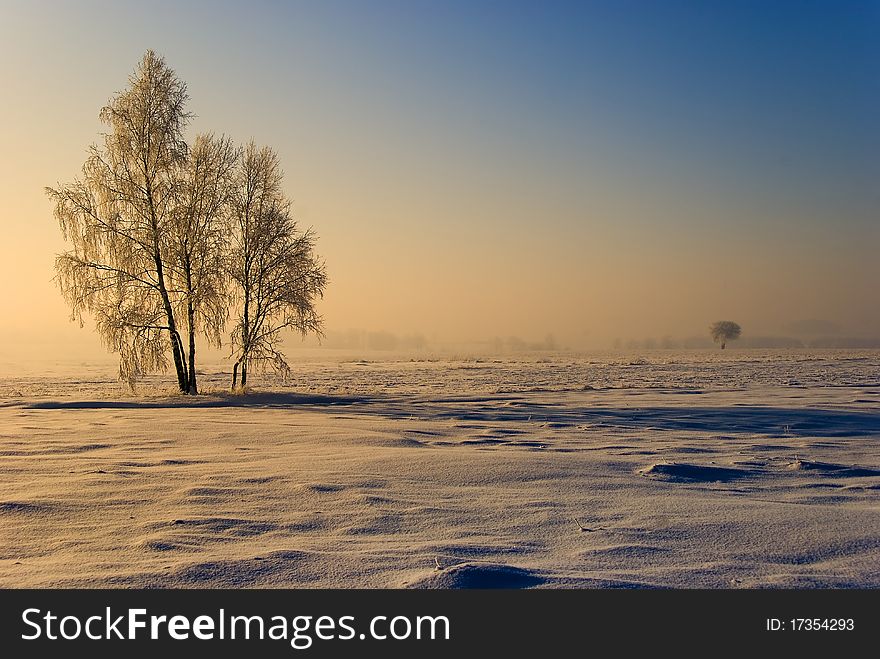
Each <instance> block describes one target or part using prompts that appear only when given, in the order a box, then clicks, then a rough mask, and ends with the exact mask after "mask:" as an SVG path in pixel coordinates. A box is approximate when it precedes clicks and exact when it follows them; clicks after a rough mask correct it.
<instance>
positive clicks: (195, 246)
mask: <svg viewBox="0 0 880 659" xmlns="http://www.w3.org/2000/svg"><path fill="white" fill-rule="evenodd" d="M237 157H238V153H237V150H236V149H235V148H234V147H233V145H232V142H231V140H229V139H228V138H226V137H220V138H214V137H213V136H212V135H198V136H197V137H196V138H195V141H194V142H193V146H192V149H191V150H190V152H189V157H188V158H187V161H186V165H185V168H184V171H183V172H182V174H181V185H180V186H179V189H178V199H177V204H176V206H175V212H174V215H173V221H172V222H171V223H170V224H169V227H168V233H167V236H165V240H166V242H167V244H168V249H167V253H168V255H169V267H168V272H169V273H170V276H169V278H170V279H171V280H172V281H173V282H174V285H175V288H176V289H178V290H180V291H181V295H180V296H179V298H178V304H177V311H178V315H179V317H183V318H185V319H186V329H187V333H188V338H189V363H188V380H187V391H188V392H189V393H191V394H196V393H198V383H197V381H196V334H198V333H202V334H203V335H204V336H205V338H206V339H207V340H208V341H209V342H210V343H211V344H213V345H215V346H216V347H218V348H219V347H220V345H221V343H222V341H221V332H222V330H223V328H224V325H225V322H226V318H227V316H228V311H227V309H228V300H227V295H226V276H225V267H224V263H223V256H224V252H225V246H226V241H227V238H228V235H227V234H228V229H227V225H226V222H225V220H226V218H225V213H226V209H227V204H228V201H229V195H230V193H231V191H232V188H231V182H232V174H233V171H234V167H235V164H236V160H237Z"/></svg>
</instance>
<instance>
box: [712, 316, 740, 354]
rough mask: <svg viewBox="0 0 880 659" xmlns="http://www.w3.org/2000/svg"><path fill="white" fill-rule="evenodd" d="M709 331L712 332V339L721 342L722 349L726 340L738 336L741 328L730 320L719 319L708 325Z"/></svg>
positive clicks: (731, 339)
mask: <svg viewBox="0 0 880 659" xmlns="http://www.w3.org/2000/svg"><path fill="white" fill-rule="evenodd" d="M709 332H710V333H711V334H712V340H713V341H714V342H715V343H721V349H722V350H724V348H725V347H726V345H727V342H728V341H733V340H734V339H738V338H739V335H740V334H741V333H742V328H741V327H740V326H739V325H737V324H736V323H734V322H733V321H731V320H719V321H717V322H714V323H712V324H711V325H710V326H709Z"/></svg>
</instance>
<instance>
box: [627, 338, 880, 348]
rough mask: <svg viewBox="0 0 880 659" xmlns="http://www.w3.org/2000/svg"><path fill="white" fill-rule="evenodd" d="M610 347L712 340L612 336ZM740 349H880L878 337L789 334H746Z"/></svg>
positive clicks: (708, 343) (693, 344)
mask: <svg viewBox="0 0 880 659" xmlns="http://www.w3.org/2000/svg"><path fill="white" fill-rule="evenodd" d="M612 347H613V348H615V349H617V350H681V349H684V350H690V349H699V348H712V347H714V345H713V343H712V340H711V339H709V338H706V337H702V336H691V337H687V338H684V339H675V338H671V337H663V338H660V339H654V338H647V339H641V340H635V339H615V340H614V342H613V344H612ZM737 347H740V348H880V337H876V338H863V337H847V336H825V337H817V338H812V339H799V338H796V337H792V336H749V337H743V338H741V339H740V340H739V341H737Z"/></svg>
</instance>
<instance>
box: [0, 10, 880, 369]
mask: <svg viewBox="0 0 880 659" xmlns="http://www.w3.org/2000/svg"><path fill="white" fill-rule="evenodd" d="M0 12H2V13H0V83H2V86H0V89H2V94H3V96H2V98H3V102H2V104H0V153H2V159H0V222H2V231H3V233H2V242H0V281H3V296H4V298H5V300H4V301H5V305H4V309H5V313H4V314H3V317H2V319H0V345H2V346H3V347H2V350H0V355H6V356H7V357H8V356H10V355H12V356H15V355H20V354H23V353H24V352H27V351H31V350H40V351H43V352H44V353H45V354H46V355H47V356H51V355H56V354H57V355H70V354H80V353H81V354H86V353H88V352H89V351H93V350H96V349H97V348H96V346H98V342H97V339H96V338H94V337H93V336H92V335H91V333H90V332H89V331H87V330H81V329H80V328H79V327H78V326H77V325H76V324H73V323H70V322H69V321H68V313H67V311H66V307H65V306H64V303H63V301H62V299H61V297H60V294H59V293H58V291H57V289H56V288H55V287H54V284H53V283H52V281H51V278H52V275H53V272H52V263H53V258H54V254H55V253H56V252H58V251H60V250H62V249H63V247H64V245H63V243H62V241H61V238H60V234H59V231H58V228H57V224H56V222H55V220H54V218H53V217H52V208H51V204H50V203H49V201H48V200H47V198H46V197H45V195H44V193H43V187H44V186H46V185H54V184H55V183H56V182H58V181H69V180H71V179H72V178H74V177H75V176H76V175H77V174H78V173H79V168H80V166H81V165H82V162H83V160H84V159H85V149H86V147H87V145H88V144H89V143H90V142H92V141H95V140H96V139H97V135H98V132H99V130H100V129H101V127H100V124H99V122H98V119H97V114H98V111H99V109H100V107H101V106H102V105H103V104H104V103H105V102H106V101H107V99H108V98H109V97H110V96H111V95H112V94H113V93H114V92H116V91H119V90H121V89H122V88H123V87H124V86H125V84H126V78H127V76H128V75H129V73H130V72H131V71H132V70H133V68H134V66H135V65H136V64H137V62H138V60H139V59H140V57H141V56H142V54H143V52H144V50H146V49H147V48H153V49H154V50H156V51H158V52H159V53H160V54H162V55H163V56H164V57H165V58H166V60H167V61H168V63H169V65H170V66H171V67H172V68H174V69H175V70H176V71H177V73H178V74H179V76H180V77H181V78H182V79H184V80H185V81H186V82H187V83H188V85H189V91H190V94H191V102H190V109H191V110H192V111H194V112H195V113H196V114H197V115H198V117H197V119H196V120H195V122H194V123H193V127H192V129H193V132H195V131H200V130H211V131H215V132H225V133H227V134H229V135H230V136H232V137H233V138H234V139H237V140H241V141H244V140H247V139H248V138H251V137H253V138H254V139H256V140H257V142H259V143H267V144H270V145H272V146H274V147H275V148H276V149H277V151H278V152H279V154H280V156H281V159H282V162H283V164H284V167H285V170H286V172H287V178H286V181H287V190H288V193H289V194H290V196H291V197H292V198H293V199H294V200H295V213H296V215H297V216H298V218H299V219H300V220H301V221H302V222H303V223H304V224H306V225H312V226H314V228H315V229H316V230H317V232H318V234H319V236H320V240H319V243H318V244H319V251H320V253H321V254H322V255H323V256H324V257H325V258H326V261H327V268H328V273H329V275H330V278H331V283H330V286H329V287H328V289H327V294H326V298H325V300H324V302H323V303H322V305H321V309H322V311H323V313H324V315H325V318H326V323H327V329H328V330H329V331H331V332H332V331H344V330H346V329H349V328H364V329H367V330H389V331H392V332H396V333H399V334H406V333H412V332H420V333H422V334H424V335H425V336H427V337H429V339H430V338H434V339H436V340H437V341H460V340H471V339H476V340H479V339H488V338H491V337H493V336H496V335H499V336H509V335H518V336H522V337H523V338H526V339H529V340H532V339H540V338H542V337H544V335H546V334H547V333H554V334H555V335H556V336H557V337H558V338H559V339H560V340H561V341H563V342H565V343H568V344H571V345H577V346H603V345H608V344H609V343H610V341H611V340H612V339H613V338H615V337H621V338H624V339H626V338H639V339H640V338H644V337H647V336H662V335H673V336H691V335H695V334H696V335H699V334H703V333H705V331H706V329H705V328H706V326H707V325H708V323H709V322H710V321H713V320H717V319H719V318H731V319H734V320H737V321H739V322H740V323H741V324H742V325H743V327H744V332H745V333H751V334H752V335H755V334H784V333H785V331H786V330H785V328H786V327H787V325H788V324H789V323H792V322H794V321H798V320H802V319H812V318H818V319H827V320H831V321H834V322H835V323H836V324H837V325H839V326H840V327H841V331H843V332H845V333H847V334H852V335H861V336H878V335H880V304H878V302H880V293H878V291H880V258H878V253H880V214H878V209H880V204H878V202H880V156H878V154H880V2H839V1H837V2H832V1H828V2H810V1H806V0H801V1H797V2H784V1H777V2H747V1H738V2H720V1H719V2H713V1H705V0H704V1H692V2H681V1H672V0H665V1H647V0H646V1H643V2H629V1H626V0H623V1H621V0H614V1H608V2H572V3H566V2H555V3H554V2H529V3H517V2H500V1H499V2H488V1H477V2H424V1H412V0H406V1H403V0H401V1H399V2H378V1H371V2H342V3H340V2H317V1H315V2H301V3H293V2H291V3H287V2H263V3H260V2H248V3H244V2H236V3H231V2H226V3H219V2H167V3H166V2H150V3H134V2H100V3H97V2H77V3H69V2H28V3H25V2H5V1H2V2H0ZM78 351H79V352H78Z"/></svg>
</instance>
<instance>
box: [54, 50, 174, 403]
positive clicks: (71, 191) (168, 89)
mask: <svg viewBox="0 0 880 659" xmlns="http://www.w3.org/2000/svg"><path fill="white" fill-rule="evenodd" d="M187 100H188V95H187V91H186V85H185V84H184V83H183V82H182V81H181V80H180V79H179V78H178V77H177V76H176V74H175V73H174V71H172V70H171V69H170V68H169V67H168V66H167V65H166V64H165V61H164V60H163V59H162V58H161V57H159V56H157V55H156V54H155V53H154V52H153V51H147V53H146V54H145V55H144V57H143V59H142V60H141V62H140V64H139V65H138V67H137V69H136V70H135V72H134V73H133V74H132V76H131V77H130V78H129V88H128V89H127V90H126V91H124V92H122V93H120V94H118V95H117V96H115V97H114V98H112V99H111V100H110V101H109V103H108V104H107V106H106V107H104V108H103V109H102V110H101V113H100V118H101V121H102V122H103V123H104V124H105V125H106V126H107V128H108V129H107V132H106V133H104V134H103V143H102V144H100V145H97V144H95V145H92V146H91V148H90V150H89V156H88V159H87V160H86V162H85V164H84V165H83V168H82V177H81V178H79V179H76V180H75V181H74V182H73V183H69V184H67V185H59V187H57V188H55V189H52V188H48V189H47V193H48V194H49V196H50V198H51V199H52V200H53V201H54V203H55V216H56V218H57V219H58V222H59V224H60V225H61V230H62V233H63V234H64V237H65V239H66V240H67V241H68V242H70V243H71V245H72V248H71V249H70V250H69V251H67V252H64V253H63V254H61V255H59V256H58V258H57V260H56V271H57V280H58V283H59V286H60V288H61V291H62V294H63V295H64V297H65V298H66V300H67V302H68V304H69V305H70V307H71V311H72V314H73V316H74V317H76V318H79V320H80V322H82V314H83V312H84V311H85V312H89V313H91V314H92V315H93V316H94V317H95V321H96V324H97V329H98V332H99V333H100V335H101V337H102V338H103V340H104V342H105V344H106V345H107V346H108V347H109V348H110V349H111V350H113V351H115V352H118V353H119V355H120V362H119V373H120V377H122V378H124V379H127V380H128V381H129V382H130V383H132V382H133V381H134V379H135V378H136V377H137V376H138V375H140V374H141V373H143V372H145V371H146V370H152V369H156V368H164V367H165V366H166V360H167V347H168V346H170V347H171V352H172V355H173V359H174V366H175V370H176V372H177V381H178V385H179V388H180V390H181V391H182V392H187V391H189V388H190V387H189V384H190V382H189V380H190V378H189V375H188V372H187V363H186V356H185V354H184V349H183V343H182V341H181V338H180V333H179V331H178V325H177V318H176V316H175V298H176V296H177V295H179V294H180V291H178V290H175V289H174V288H172V284H171V281H170V280H171V279H172V277H170V276H169V273H168V272H167V265H168V263H167V258H168V257H167V254H166V249H167V245H166V240H165V236H166V235H167V228H168V225H169V223H172V222H174V221H175V218H174V214H175V202H176V200H177V199H178V197H179V195H180V190H179V183H180V176H179V172H180V170H181V168H182V167H183V166H184V163H185V161H186V158H187V145H186V142H185V141H184V137H183V131H184V129H185V127H186V125H187V124H188V121H189V119H190V116H191V115H190V114H189V113H188V112H187V111H186V109H185V107H186V103H187Z"/></svg>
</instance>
